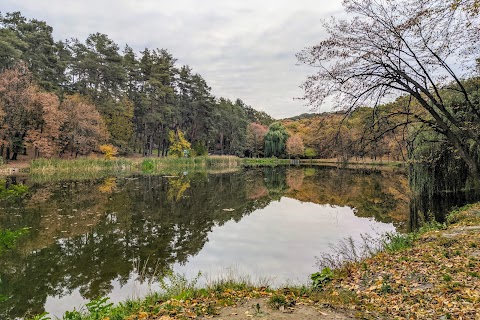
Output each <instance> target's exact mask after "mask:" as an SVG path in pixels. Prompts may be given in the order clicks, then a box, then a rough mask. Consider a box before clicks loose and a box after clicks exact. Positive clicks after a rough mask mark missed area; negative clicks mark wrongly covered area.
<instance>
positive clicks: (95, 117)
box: [0, 12, 406, 161]
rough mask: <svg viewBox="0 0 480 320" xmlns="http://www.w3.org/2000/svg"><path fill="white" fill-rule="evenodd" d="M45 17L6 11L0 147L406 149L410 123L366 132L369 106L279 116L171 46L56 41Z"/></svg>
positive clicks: (385, 153)
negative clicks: (231, 95) (184, 61)
mask: <svg viewBox="0 0 480 320" xmlns="http://www.w3.org/2000/svg"><path fill="white" fill-rule="evenodd" d="M52 33H53V29H52V27H50V26H49V25H48V24H47V23H46V22H44V21H39V20H36V19H27V18H25V17H24V16H22V14H21V13H20V12H13V13H6V14H5V15H2V16H1V17H0V39H1V41H0V70H1V73H0V122H1V124H2V126H1V128H0V143H1V144H0V154H1V157H2V159H4V160H5V161H9V160H16V159H18V155H28V158H29V159H32V158H50V157H62V158H73V157H78V156H86V155H89V154H91V153H100V152H101V146H102V145H103V146H105V145H111V146H112V147H113V148H115V150H117V151H118V152H119V154H120V155H131V154H140V155H143V156H159V157H160V156H167V155H169V154H170V155H177V156H184V153H183V150H188V155H190V156H195V155H206V154H228V155H237V156H241V157H244V156H247V157H271V156H274V157H280V158H286V157H293V158H298V157H300V158H316V157H322V158H338V159H342V160H348V159H350V158H351V157H357V158H359V157H360V158H363V157H370V158H372V159H377V158H378V157H380V158H382V157H384V158H388V159H392V160H398V161H403V160H405V159H406V154H405V152H406V151H405V150H406V145H405V139H403V138H404V134H405V132H404V131H405V130H404V129H403V131H402V129H398V130H392V132H390V133H389V134H386V135H383V134H374V133H373V134H369V136H366V135H365V133H366V132H372V131H371V130H370V129H371V128H370V125H371V124H372V123H373V121H374V120H373V114H374V113H373V110H374V109H373V108H370V107H364V108H362V109H359V110H357V111H355V112H354V113H353V114H352V115H349V116H348V119H347V118H346V116H345V113H344V112H332V113H326V114H307V115H303V116H299V117H295V118H291V119H284V120H280V121H277V122H275V120H274V119H273V118H272V117H271V116H269V115H268V114H266V113H265V112H260V111H257V110H255V109H254V108H252V107H251V106H248V105H246V104H245V103H244V102H243V101H242V100H240V99H237V100H236V101H231V100H229V99H225V98H221V97H220V98H218V97H215V96H213V94H212V93H211V88H210V87H209V86H208V84H207V82H206V81H205V79H204V78H202V76H201V75H200V74H197V73H195V72H194V71H193V70H192V68H190V67H189V66H187V65H185V66H178V65H177V64H176V59H175V58H174V57H173V56H172V55H171V54H170V53H169V52H168V50H166V49H149V48H145V49H144V50H143V51H141V52H139V53H136V52H135V51H134V50H133V49H132V48H131V47H129V46H128V45H126V46H125V47H124V48H123V49H121V48H120V47H119V45H118V44H116V43H115V42H114V41H113V40H112V39H110V38H109V37H108V36H107V35H105V34H100V33H95V34H91V35H90V36H88V38H87V39H86V40H85V41H84V42H82V41H80V40H79V39H68V40H63V41H54V39H53V35H52Z"/></svg>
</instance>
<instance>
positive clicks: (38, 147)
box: [0, 64, 108, 160]
mask: <svg viewBox="0 0 480 320" xmlns="http://www.w3.org/2000/svg"><path fill="white" fill-rule="evenodd" d="M0 121H1V126H0V143H1V145H0V155H1V156H4V157H5V158H7V159H12V160H15V159H17V155H18V154H19V153H20V152H25V151H26V150H28V149H30V150H31V151H32V152H33V155H34V156H35V157H47V158H48V157H54V156H60V155H63V154H66V152H68V151H70V152H71V153H72V154H75V155H78V154H87V153H89V152H91V151H93V150H95V149H97V147H98V144H99V142H102V141H105V140H106V139H107V137H108V135H107V132H106V129H105V124H104V123H103V120H102V118H101V117H100V114H99V113H98V111H97V110H96V109H95V107H94V106H93V105H91V104H88V103H86V102H85V101H83V100H82V99H81V98H80V97H78V96H67V97H65V98H64V100H63V101H62V102H60V100H59V99H58V97H57V96H56V95H55V94H53V93H47V92H43V91H42V90H41V89H40V88H39V87H38V86H37V85H36V84H35V83H34V81H33V80H32V75H31V73H30V72H29V70H28V69H27V68H26V66H25V65H24V64H17V65H16V66H15V67H14V68H13V69H6V70H5V71H3V72H2V73H0Z"/></svg>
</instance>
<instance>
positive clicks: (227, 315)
mask: <svg viewBox="0 0 480 320" xmlns="http://www.w3.org/2000/svg"><path fill="white" fill-rule="evenodd" d="M257 318H259V319H264V320H282V319H291V320H310V319H339V320H346V319H354V318H353V317H349V316H347V315H344V314H340V313H335V312H333V311H331V310H326V309H317V308H315V307H313V306H309V305H303V304H297V305H296V306H294V307H292V308H281V309H272V308H270V307H269V306H268V299H266V298H264V299H252V300H246V301H245V302H244V303H243V304H241V305H239V306H237V307H225V308H223V309H221V310H220V314H219V315H217V316H215V317H213V319H216V320H230V319H257ZM204 319H206V318H204ZM210 319H211V318H210Z"/></svg>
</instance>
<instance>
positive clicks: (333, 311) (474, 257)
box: [31, 203, 480, 320]
mask: <svg viewBox="0 0 480 320" xmlns="http://www.w3.org/2000/svg"><path fill="white" fill-rule="evenodd" d="M387 238H389V241H388V242H385V243H383V245H382V248H381V249H379V251H377V252H375V253H372V254H370V255H368V256H364V257H362V258H361V259H356V260H355V261H348V260H347V261H343V262H342V263H341V266H340V267H338V268H336V269H333V270H327V269H324V270H322V271H321V272H319V273H318V274H316V279H317V280H316V282H315V283H314V284H312V285H303V286H294V287H287V288H269V287H268V286H266V285H261V286H259V285H258V284H257V286H255V285H254V284H252V283H250V282H248V281H246V280H244V279H242V278H238V279H235V278H224V279H220V280H217V281H214V282H213V283H210V284H209V285H207V286H205V287H203V288H198V287H196V285H195V284H196V280H195V279H193V280H187V279H185V278H182V275H175V274H170V275H169V276H168V277H167V279H166V281H165V282H164V284H163V285H162V289H163V291H164V292H163V293H154V294H153V295H151V296H148V297H145V298H143V299H140V300H135V301H126V302H124V303H120V304H118V305H116V306H113V305H111V304H109V303H108V300H107V299H105V298H103V299H97V300H95V301H94V302H93V304H95V305H96V306H97V307H98V308H97V309H95V310H96V311H95V312H93V313H92V311H91V310H93V309H92V308H91V306H92V304H90V307H89V304H87V306H86V309H84V310H80V311H79V310H75V311H72V312H74V313H75V316H76V317H75V319H76V320H92V319H109V320H117V319H162V320H172V319H194V318H198V319H205V318H214V319H245V318H250V317H263V318H264V319H300V320H301V319H312V317H314V318H315V319H331V318H338V319H353V318H364V319H378V318H382V319H383V318H397V317H401V318H404V317H406V318H410V317H416V318H438V319H440V318H445V319H448V318H460V317H463V319H475V316H476V311H477V310H479V309H480V274H479V271H478V270H480V203H475V204H470V205H467V206H464V207H462V208H460V209H457V210H454V211H452V212H451V213H450V215H449V216H448V219H447V223H446V224H440V223H435V222H433V223H429V224H427V225H426V226H425V227H423V228H422V229H420V230H419V231H417V232H414V233H410V234H405V235H400V234H396V235H390V236H388V235H387ZM89 310H90V311H89ZM71 315H73V314H71ZM43 316H44V318H31V319H48V318H47V315H46V314H44V315H43ZM98 317H100V318H98ZM64 319H67V318H64ZM68 319H70V318H68Z"/></svg>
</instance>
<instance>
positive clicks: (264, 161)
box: [242, 158, 290, 166]
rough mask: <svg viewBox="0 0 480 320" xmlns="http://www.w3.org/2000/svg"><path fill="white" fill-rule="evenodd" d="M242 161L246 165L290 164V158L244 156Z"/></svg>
mask: <svg viewBox="0 0 480 320" xmlns="http://www.w3.org/2000/svg"><path fill="white" fill-rule="evenodd" d="M242 163H243V164H244V165H246V166H277V165H283V164H290V160H289V159H278V158H244V159H243V161H242Z"/></svg>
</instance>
